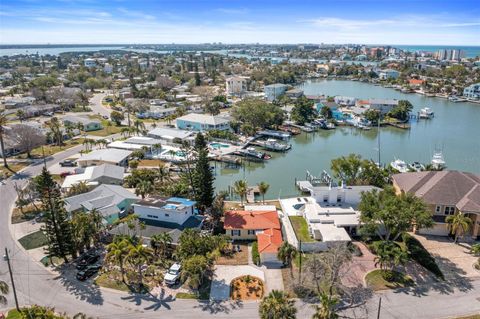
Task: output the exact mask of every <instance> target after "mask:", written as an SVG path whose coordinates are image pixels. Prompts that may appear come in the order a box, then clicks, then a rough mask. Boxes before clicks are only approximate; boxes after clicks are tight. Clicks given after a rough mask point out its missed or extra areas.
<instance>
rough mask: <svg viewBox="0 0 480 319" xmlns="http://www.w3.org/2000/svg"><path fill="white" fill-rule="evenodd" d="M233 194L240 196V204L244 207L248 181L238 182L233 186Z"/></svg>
mask: <svg viewBox="0 0 480 319" xmlns="http://www.w3.org/2000/svg"><path fill="white" fill-rule="evenodd" d="M233 192H234V193H235V194H237V195H238V196H240V202H241V204H242V206H243V200H244V199H245V198H246V197H247V192H248V184H247V181H244V180H238V181H236V182H235V183H234V184H233Z"/></svg>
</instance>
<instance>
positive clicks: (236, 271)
mask: <svg viewBox="0 0 480 319" xmlns="http://www.w3.org/2000/svg"><path fill="white" fill-rule="evenodd" d="M246 275H250V276H254V277H257V278H260V279H261V280H263V281H264V282H265V275H264V273H263V271H262V270H261V269H258V268H256V267H253V266H248V265H241V266H227V265H217V266H215V273H214V275H213V280H212V286H211V288H210V299H211V300H213V301H224V300H228V299H230V283H231V282H232V280H233V279H235V278H237V277H240V276H246Z"/></svg>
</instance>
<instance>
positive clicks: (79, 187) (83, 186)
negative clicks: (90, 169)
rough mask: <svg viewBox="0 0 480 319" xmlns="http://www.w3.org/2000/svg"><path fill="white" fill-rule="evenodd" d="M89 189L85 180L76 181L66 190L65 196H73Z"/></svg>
mask: <svg viewBox="0 0 480 319" xmlns="http://www.w3.org/2000/svg"><path fill="white" fill-rule="evenodd" d="M89 190H90V187H88V184H87V182H86V181H80V182H78V183H75V184H73V185H72V186H71V187H70V189H69V190H68V192H67V196H69V197H70V196H74V195H78V194H83V193H86V192H88V191H89Z"/></svg>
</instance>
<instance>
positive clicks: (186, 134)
mask: <svg viewBox="0 0 480 319" xmlns="http://www.w3.org/2000/svg"><path fill="white" fill-rule="evenodd" d="M147 136H149V137H152V138H155V139H159V140H161V141H166V142H170V143H173V142H174V140H179V141H182V142H183V141H191V140H193V139H194V136H195V133H194V132H192V131H184V130H179V129H176V128H169V127H157V128H155V129H153V130H151V131H149V132H148V133H147Z"/></svg>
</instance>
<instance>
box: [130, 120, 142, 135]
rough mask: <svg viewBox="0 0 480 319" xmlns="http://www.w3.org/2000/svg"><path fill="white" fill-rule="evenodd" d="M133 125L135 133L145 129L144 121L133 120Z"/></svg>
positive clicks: (138, 133)
mask: <svg viewBox="0 0 480 319" xmlns="http://www.w3.org/2000/svg"><path fill="white" fill-rule="evenodd" d="M133 125H134V126H135V132H136V133H137V135H140V133H141V132H143V131H145V123H143V121H140V120H135V122H133Z"/></svg>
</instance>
